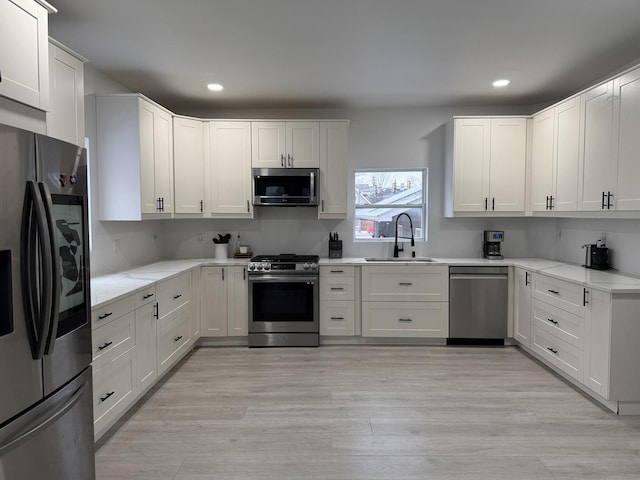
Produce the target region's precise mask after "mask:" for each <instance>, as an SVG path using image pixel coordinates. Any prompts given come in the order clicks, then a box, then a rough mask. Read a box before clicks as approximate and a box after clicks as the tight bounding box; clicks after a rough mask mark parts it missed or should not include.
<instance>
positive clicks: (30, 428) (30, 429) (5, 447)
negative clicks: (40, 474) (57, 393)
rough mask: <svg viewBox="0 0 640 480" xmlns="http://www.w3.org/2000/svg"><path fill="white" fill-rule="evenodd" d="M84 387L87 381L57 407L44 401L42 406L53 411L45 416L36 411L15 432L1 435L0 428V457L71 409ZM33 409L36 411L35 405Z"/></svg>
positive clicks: (85, 387)
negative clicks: (27, 421)
mask: <svg viewBox="0 0 640 480" xmlns="http://www.w3.org/2000/svg"><path fill="white" fill-rule="evenodd" d="M86 389H87V383H83V384H82V385H81V386H80V387H79V388H77V389H76V390H75V391H74V392H73V393H72V394H71V395H70V396H69V398H68V400H65V401H63V402H64V403H63V402H59V403H58V405H60V404H61V406H59V407H57V408H53V409H52V408H51V406H50V405H47V402H45V403H44V404H42V406H45V405H46V407H47V409H48V410H53V413H47V414H46V416H45V415H42V414H38V413H39V412H38V413H36V414H35V415H34V417H33V418H32V419H31V420H30V421H29V423H27V424H26V425H22V426H20V428H19V429H18V431H17V432H14V431H11V432H7V434H5V435H2V431H1V430H0V457H3V456H4V455H6V454H7V453H9V452H10V451H11V450H13V449H14V448H16V447H18V446H20V445H21V444H22V443H24V442H26V441H27V440H29V439H30V438H31V437H33V436H35V435H37V434H38V433H39V432H40V431H42V430H44V429H45V428H47V427H48V426H49V425H51V424H52V423H54V422H55V421H56V420H58V419H59V418H60V417H62V416H63V415H64V414H65V413H67V412H68V411H69V410H71V408H73V406H74V405H75V404H76V403H78V400H80V397H82V394H83V393H84V392H85V390H86ZM35 410H36V412H37V407H36V409H35ZM43 417H44V418H43ZM3 437H4V438H3Z"/></svg>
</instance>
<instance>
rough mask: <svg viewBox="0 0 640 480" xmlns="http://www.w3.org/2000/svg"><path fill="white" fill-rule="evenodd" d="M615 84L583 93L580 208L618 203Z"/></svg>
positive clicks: (608, 84) (609, 205)
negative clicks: (616, 201)
mask: <svg viewBox="0 0 640 480" xmlns="http://www.w3.org/2000/svg"><path fill="white" fill-rule="evenodd" d="M613 83H614V82H613V80H611V81H609V82H607V83H605V84H603V85H600V86H598V87H595V88H592V89H591V90H589V91H587V92H585V93H584V94H583V95H582V112H583V119H584V126H583V139H582V163H581V172H580V178H581V180H582V181H581V190H580V195H579V197H580V205H579V207H580V208H579V209H580V210H591V211H594V210H609V209H611V207H613V206H614V205H615V204H614V200H615V191H614V190H615V188H614V184H615V178H616V162H615V161H614V153H613V138H614V117H615V102H614V88H613V87H614V85H613Z"/></svg>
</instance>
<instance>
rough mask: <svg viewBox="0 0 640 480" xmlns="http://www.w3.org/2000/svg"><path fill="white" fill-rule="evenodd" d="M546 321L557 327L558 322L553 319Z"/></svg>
mask: <svg viewBox="0 0 640 480" xmlns="http://www.w3.org/2000/svg"><path fill="white" fill-rule="evenodd" d="M547 321H548V322H551V323H553V324H554V325H558V321H557V320H554V319H553V318H547Z"/></svg>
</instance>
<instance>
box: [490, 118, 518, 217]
mask: <svg viewBox="0 0 640 480" xmlns="http://www.w3.org/2000/svg"><path fill="white" fill-rule="evenodd" d="M526 158H527V120H526V119H525V118H493V119H491V167H490V180H489V185H490V191H491V198H490V200H489V209H490V210H491V211H496V212H524V200H525V164H526Z"/></svg>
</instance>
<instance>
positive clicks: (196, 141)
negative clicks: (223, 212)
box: [173, 117, 204, 214]
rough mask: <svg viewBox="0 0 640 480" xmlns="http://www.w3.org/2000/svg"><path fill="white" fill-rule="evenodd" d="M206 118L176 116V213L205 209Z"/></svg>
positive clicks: (198, 211) (174, 128)
mask: <svg viewBox="0 0 640 480" xmlns="http://www.w3.org/2000/svg"><path fill="white" fill-rule="evenodd" d="M202 128H203V127H202V122H201V121H200V120H192V119H189V118H180V117H174V118H173V164H174V166H173V178H174V182H175V185H174V188H175V190H174V194H175V199H174V200H175V213H195V214H199V213H203V212H204V145H203V141H204V138H203V134H202Z"/></svg>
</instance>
